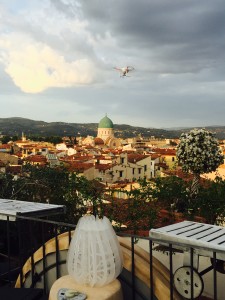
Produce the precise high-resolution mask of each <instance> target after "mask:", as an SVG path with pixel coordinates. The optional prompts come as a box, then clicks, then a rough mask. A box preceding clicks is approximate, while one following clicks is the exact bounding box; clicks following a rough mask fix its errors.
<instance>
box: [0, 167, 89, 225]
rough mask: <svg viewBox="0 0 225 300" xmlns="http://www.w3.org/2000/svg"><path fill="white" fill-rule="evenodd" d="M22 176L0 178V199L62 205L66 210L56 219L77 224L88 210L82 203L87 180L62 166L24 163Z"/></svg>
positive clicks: (87, 184) (87, 183)
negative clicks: (39, 165)
mask: <svg viewBox="0 0 225 300" xmlns="http://www.w3.org/2000/svg"><path fill="white" fill-rule="evenodd" d="M23 174H24V175H23V176H21V177H19V178H18V179H17V180H14V179H13V177H12V176H10V175H3V176H2V177H1V178H0V198H7V199H17V200H23V201H33V202H41V203H50V204H58V205H65V206H66V207H67V213H66V215H65V216H62V217H60V218H58V219H60V220H61V221H65V222H69V223H75V224H76V223H77V221H78V219H79V218H80V217H81V216H82V215H83V214H84V213H86V211H87V207H86V205H85V203H84V198H85V197H86V195H85V194H84V195H83V193H84V190H85V186H86V187H88V188H89V189H90V187H89V181H88V180H87V179H86V178H84V177H79V176H77V175H76V174H71V173H69V172H68V171H67V170H66V169H64V168H57V169H53V168H50V167H48V166H46V167H38V166H32V165H26V166H24V168H23Z"/></svg>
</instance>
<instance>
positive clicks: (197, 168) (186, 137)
mask: <svg viewBox="0 0 225 300" xmlns="http://www.w3.org/2000/svg"><path fill="white" fill-rule="evenodd" d="M218 146H219V143H218V140H217V139H216V138H215V135H214V134H213V133H211V132H209V131H207V130H205V129H193V130H191V131H190V132H188V133H183V134H182V135H181V137H180V144H179V145H178V148H177V159H178V162H179V163H180V164H181V165H182V169H183V171H185V172H188V171H191V172H192V173H194V174H202V173H210V172H213V171H215V170H216V169H217V167H218V166H219V165H220V164H222V163H223V155H222V153H221V151H220V149H219V147H218Z"/></svg>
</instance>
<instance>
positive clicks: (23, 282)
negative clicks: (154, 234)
mask: <svg viewBox="0 0 225 300" xmlns="http://www.w3.org/2000/svg"><path fill="white" fill-rule="evenodd" d="M74 229H75V225H72V224H66V223H62V222H56V221H51V220H44V219H38V218H31V217H22V216H17V219H16V221H14V222H13V221H10V215H7V214H6V215H5V220H2V221H0V299H1V300H2V299H11V298H10V296H8V298H4V297H2V296H1V295H2V294H1V293H9V294H10V293H13V292H14V291H15V290H14V288H15V287H16V288H20V289H21V290H23V291H29V292H30V293H32V291H33V292H34V293H38V292H40V291H41V292H40V297H39V298H37V297H36V298H34V299H48V294H49V291H50V289H51V286H52V284H53V283H54V281H56V280H57V279H58V278H59V277H61V276H63V275H66V274H67V270H66V265H65V264H66V257H67V249H68V247H69V244H70V241H71V237H72V234H73V231H74ZM118 239H119V242H120V245H121V247H122V251H123V254H124V270H123V272H122V273H121V275H120V276H119V280H120V282H121V285H122V289H123V295H124V299H125V300H145V299H146V300H147V299H159V300H161V299H162V300H166V299H171V300H172V299H195V298H197V299H221V300H222V299H224V298H223V285H221V282H223V280H224V276H225V275H224V274H225V269H224V268H223V265H224V263H223V262H222V261H219V260H218V259H217V253H216V252H213V251H212V253H211V255H210V256H211V259H210V258H205V257H204V258H202V257H200V261H201V260H202V259H205V260H206V264H207V263H208V266H206V267H205V262H204V263H203V264H202V266H201V264H200V267H199V269H196V263H195V259H196V255H195V252H196V249H197V248H192V247H188V245H186V249H185V250H186V253H189V258H188V260H189V267H188V268H185V267H187V266H183V265H182V259H183V257H182V256H183V253H182V251H179V250H177V249H179V246H181V245H179V243H176V245H175V244H174V243H173V244H171V243H170V242H168V243H165V241H161V240H159V239H154V238H149V237H140V236H138V235H130V234H126V233H118ZM182 268H183V269H182ZM178 269H181V271H180V273H179V272H178V273H179V274H178V275H176V273H177V272H176V271H177V270H178ZM175 275H176V277H175ZM206 275H207V276H206ZM205 276H206V277H207V278H205ZM175 280H177V281H178V287H179V284H180V286H181V291H180V292H178V291H177V288H175V286H177V285H176V282H175ZM179 281H181V282H179ZM222 284H223V283H222ZM17 291H18V290H17ZM196 295H197V296H196ZM203 295H205V296H203ZM206 297H208V298H206ZM18 299H19V298H18ZM20 299H23V298H20ZM29 299H30V300H32V299H33V298H32V296H30V297H29Z"/></svg>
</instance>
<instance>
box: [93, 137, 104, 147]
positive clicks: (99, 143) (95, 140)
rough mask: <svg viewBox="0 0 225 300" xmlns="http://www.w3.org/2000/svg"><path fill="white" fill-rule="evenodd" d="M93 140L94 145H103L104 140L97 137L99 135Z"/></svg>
mask: <svg viewBox="0 0 225 300" xmlns="http://www.w3.org/2000/svg"><path fill="white" fill-rule="evenodd" d="M94 142H95V145H104V141H103V139H101V138H99V137H96V138H95V139H94Z"/></svg>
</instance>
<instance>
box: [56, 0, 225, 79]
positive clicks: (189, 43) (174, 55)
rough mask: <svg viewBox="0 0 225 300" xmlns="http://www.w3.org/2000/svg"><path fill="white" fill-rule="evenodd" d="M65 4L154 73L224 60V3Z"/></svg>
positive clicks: (189, 69)
mask: <svg viewBox="0 0 225 300" xmlns="http://www.w3.org/2000/svg"><path fill="white" fill-rule="evenodd" d="M53 3H55V1H53ZM57 3H58V4H57V5H59V3H60V1H57ZM62 3H63V2H61V4H62ZM70 3H74V4H73V5H72V4H70V6H71V7H73V10H74V9H75V8H76V10H77V11H79V12H80V13H81V14H82V16H83V17H84V19H86V20H88V22H89V30H90V31H91V32H92V33H93V35H96V36H97V35H101V36H103V37H104V35H105V34H106V32H110V34H111V35H112V37H114V38H115V39H116V42H117V44H118V46H119V47H120V48H121V52H122V51H125V53H126V54H128V55H130V56H131V57H132V56H134V57H135V56H136V54H137V53H139V55H140V56H141V57H142V58H143V59H149V60H152V62H153V64H154V65H156V68H155V67H152V70H153V71H154V72H155V71H156V72H157V69H158V71H159V72H165V73H182V72H198V71H199V70H201V69H204V68H210V67H215V65H217V64H218V65H220V62H222V61H223V60H224V58H225V54H224V46H225V5H224V1H220V0H216V1H211V0H210V1H209V0H206V1H205V0H204V1H203V0H202V1H194V0H192V1H180V0H171V1H168V0H151V1H149V0H140V1H135V0H129V1H128V0H127V1H126V0H123V1H113V0H111V1H100V0H93V1H88V2H87V1H82V2H80V8H79V9H78V5H77V4H75V3H77V2H75V1H71V2H70ZM55 5H56V4H55ZM68 6H69V5H68V4H67V7H66V9H65V14H68ZM62 9H63V6H62ZM136 51H137V52H136Z"/></svg>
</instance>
